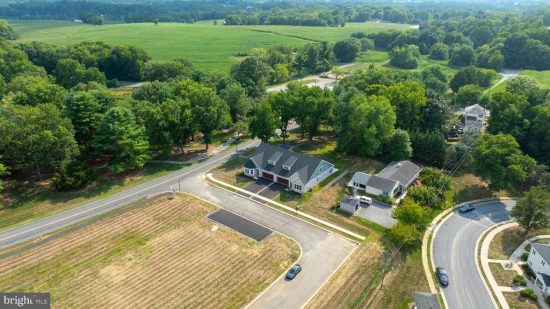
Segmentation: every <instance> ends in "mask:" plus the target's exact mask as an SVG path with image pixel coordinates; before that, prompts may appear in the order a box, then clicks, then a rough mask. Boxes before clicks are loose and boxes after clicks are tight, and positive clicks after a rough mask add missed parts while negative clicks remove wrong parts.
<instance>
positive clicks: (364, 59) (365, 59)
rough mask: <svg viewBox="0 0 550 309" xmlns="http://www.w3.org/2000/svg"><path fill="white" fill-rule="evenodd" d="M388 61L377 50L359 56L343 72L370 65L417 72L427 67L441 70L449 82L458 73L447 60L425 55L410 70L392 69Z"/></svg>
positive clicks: (383, 54)
mask: <svg viewBox="0 0 550 309" xmlns="http://www.w3.org/2000/svg"><path fill="white" fill-rule="evenodd" d="M389 60H390V56H389V53H388V52H386V51H379V50H373V51H367V52H366V53H363V54H362V55H361V56H359V58H357V61H356V62H355V63H354V64H353V65H351V66H348V67H346V68H345V71H347V72H352V71H355V70H360V69H366V68H368V67H369V66H370V65H374V66H383V67H387V68H390V69H394V70H402V71H410V72H419V71H422V70H424V69H425V68H427V67H431V66H436V67H439V68H441V71H442V72H443V73H444V74H445V75H446V76H447V78H448V79H449V80H450V79H451V78H452V77H453V75H454V74H455V73H456V72H457V71H458V68H454V67H451V66H449V65H448V60H433V59H430V58H429V57H428V56H426V55H422V56H421V57H420V60H419V64H418V68H416V69H412V70H405V69H401V68H398V67H394V66H392V65H390V63H389Z"/></svg>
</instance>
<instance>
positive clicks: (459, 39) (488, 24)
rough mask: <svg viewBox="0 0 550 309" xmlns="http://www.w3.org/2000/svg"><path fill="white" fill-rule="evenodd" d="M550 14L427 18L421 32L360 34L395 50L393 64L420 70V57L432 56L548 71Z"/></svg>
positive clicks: (457, 62) (458, 62) (382, 47)
mask: <svg viewBox="0 0 550 309" xmlns="http://www.w3.org/2000/svg"><path fill="white" fill-rule="evenodd" d="M487 14H489V13H487ZM544 16H546V15H540V14H539V15H537V14H534V13H533V14H530V15H528V14H527V13H523V14H521V13H507V14H500V13H492V14H489V16H486V17H478V16H469V17H467V18H464V17H453V18H448V19H441V20H438V19H431V20H427V21H422V22H421V23H420V27H419V29H415V30H410V31H396V30H390V31H383V32H378V33H369V34H365V33H356V34H354V36H356V37H359V36H364V37H366V38H369V39H371V40H372V41H373V42H374V46H375V48H376V49H379V50H386V51H389V52H390V58H391V64H392V65H394V66H396V67H399V68H403V69H415V68H417V67H418V64H419V58H420V56H421V55H427V56H428V57H429V58H431V59H434V60H448V63H449V65H451V66H454V67H466V66H470V65H476V66H478V67H480V68H487V69H492V70H495V71H501V70H502V69H503V68H505V67H506V68H512V69H535V70H547V69H549V68H550V58H549V56H548V55H549V54H550V30H549V29H548V26H547V24H546V23H547V22H548V20H547V19H545V18H544Z"/></svg>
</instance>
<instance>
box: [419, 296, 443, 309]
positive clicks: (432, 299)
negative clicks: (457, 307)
mask: <svg viewBox="0 0 550 309" xmlns="http://www.w3.org/2000/svg"><path fill="white" fill-rule="evenodd" d="M413 298H414V304H415V305H416V308H417V309H441V304H440V303H439V299H438V298H437V294H433V293H425V292H414V293H413Z"/></svg>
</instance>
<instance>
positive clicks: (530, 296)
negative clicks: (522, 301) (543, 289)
mask: <svg viewBox="0 0 550 309" xmlns="http://www.w3.org/2000/svg"><path fill="white" fill-rule="evenodd" d="M519 295H521V297H523V298H527V299H530V300H533V301H537V294H536V293H535V291H533V290H531V289H524V290H521V291H520V292H519Z"/></svg>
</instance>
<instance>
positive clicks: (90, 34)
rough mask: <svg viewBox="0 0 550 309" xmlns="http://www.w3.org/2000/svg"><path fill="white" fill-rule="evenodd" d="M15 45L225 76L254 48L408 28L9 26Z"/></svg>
mask: <svg viewBox="0 0 550 309" xmlns="http://www.w3.org/2000/svg"><path fill="white" fill-rule="evenodd" d="M10 23H12V24H13V25H14V27H15V29H16V31H17V33H18V34H19V35H20V39H19V40H20V41H41V42H47V43H52V44H57V45H70V44H74V43H78V42H82V41H103V42H106V43H109V44H132V45H136V46H139V47H142V48H143V49H145V50H146V51H147V53H149V55H151V56H152V57H153V58H154V59H158V60H171V59H177V58H185V59H188V60H190V61H192V62H193V63H194V64H195V65H196V66H197V67H198V68H200V69H204V70H211V71H218V72H228V71H229V69H230V67H231V65H232V64H233V63H235V62H236V61H237V58H236V57H235V55H236V54H237V53H239V52H243V51H248V50H250V49H251V48H254V47H270V46H274V45H278V44H283V45H288V46H301V45H304V44H306V43H308V42H313V41H329V42H335V41H338V40H341V39H344V38H347V37H349V36H350V34H351V33H353V32H358V31H363V32H377V31H381V30H387V29H409V28H410V27H411V25H402V24H389V23H374V22H367V23H348V24H346V26H345V27H298V26H222V25H218V26H214V25H213V23H212V22H210V21H208V22H199V23H196V24H182V23H160V24H159V25H158V26H155V25H154V24H153V23H136V24H106V25H102V26H92V25H84V24H75V23H73V22H69V21H10Z"/></svg>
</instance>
